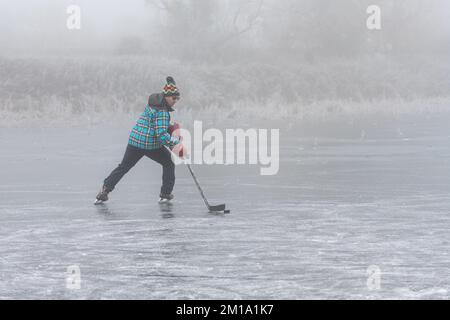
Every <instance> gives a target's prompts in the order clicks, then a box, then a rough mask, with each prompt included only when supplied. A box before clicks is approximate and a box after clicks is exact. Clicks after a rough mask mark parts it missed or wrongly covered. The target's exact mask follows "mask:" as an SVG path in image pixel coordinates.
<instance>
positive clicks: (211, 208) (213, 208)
mask: <svg viewBox="0 0 450 320" xmlns="http://www.w3.org/2000/svg"><path fill="white" fill-rule="evenodd" d="M208 209H209V211H211V212H212V211H224V210H225V204H219V205H217V206H209V207H208Z"/></svg>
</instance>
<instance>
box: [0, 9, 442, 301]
mask: <svg viewBox="0 0 450 320" xmlns="http://www.w3.org/2000/svg"><path fill="white" fill-rule="evenodd" d="M378 10H380V11H379V12H378ZM378 13H379V15H378ZM449 13H450V1H448V0H401V1H400V0H391V1H388V0H375V1H373V0H342V1H338V0H301V1H300V0H281V1H276V0H223V1H219V0H133V1H124V0H70V1H69V0H53V1H50V0H32V1H30V0H16V1H6V0H0V150H1V152H0V260H1V266H0V299H27V298H38V299H55V298H63V299H122V298H123V299H152V298H156V299H178V298H180V299H186V298H190V299H192V298H201V299H230V298H231V299H246V298H247V299H273V298H286V299H301V298H306V299H311V298H313V299H316V298H318V299H321V298H331V299H348V298H355V299H383V298H393V299H398V298H412V299H421V298H427V299H430V298H431V299H432V298H440V299H448V298H449V292H450V291H449V288H450V283H449V279H450V276H449V269H448V265H449V263H450V261H449V255H448V244H449V243H450V238H449V237H450V234H449V232H448V230H449V226H450V216H449V215H448V212H449V211H450V200H449V197H448V190H449V189H450V174H449V170H448V168H450V147H449V146H450V143H449V137H450V128H449V126H448V123H449V121H450V112H449V111H450V108H449V107H450V58H449V57H450V19H449V18H448V17H449ZM169 75H170V76H172V77H173V78H174V79H175V80H176V84H177V87H178V90H179V92H180V100H179V101H178V102H177V103H176V105H175V111H174V112H172V113H171V117H172V118H171V120H173V121H177V122H179V123H181V125H182V128H183V129H188V130H190V129H192V127H193V124H194V122H195V121H201V124H202V128H203V130H204V132H207V130H208V129H213V132H219V133H220V132H225V131H224V130H226V129H236V130H237V129H244V130H247V129H248V130H249V129H252V131H251V132H253V133H255V135H254V137H256V132H257V131H256V130H254V129H258V130H259V129H261V130H259V133H261V132H268V131H267V130H268V129H270V130H272V129H273V130H276V132H277V135H276V136H277V139H274V140H273V139H270V143H272V145H271V146H270V147H268V148H267V149H265V150H266V151H267V150H271V152H270V153H271V156H273V158H274V159H275V160H276V168H277V170H276V172H275V171H274V173H276V174H274V175H271V176H263V175H260V171H259V166H258V167H255V166H254V165H253V164H251V163H249V164H242V165H241V164H239V165H237V164H233V163H227V164H226V165H222V164H221V163H220V162H216V163H215V164H209V163H208V164H207V163H206V162H204V163H203V164H199V163H194V164H193V167H194V169H195V172H196V174H197V175H198V178H199V180H200V184H201V185H202V188H204V191H205V194H206V196H207V197H208V201H210V202H211V203H212V204H219V203H226V208H227V209H231V214H224V213H225V212H223V213H210V212H208V210H207V208H206V207H205V206H204V203H203V202H202V199H201V197H200V194H199V193H198V190H197V189H196V185H195V184H194V182H193V180H192V179H191V178H192V177H191V176H190V174H189V172H188V171H187V170H186V168H185V167H184V166H178V167H177V169H176V170H177V171H176V172H177V174H176V181H177V182H176V185H175V189H174V193H175V199H174V200H173V201H172V202H171V205H169V206H167V207H161V206H159V204H158V203H157V198H158V195H159V188H160V178H161V170H160V169H161V168H160V166H159V165H158V164H156V163H154V162H153V161H150V160H148V159H146V160H142V161H141V162H140V163H139V164H138V165H137V166H136V167H134V168H133V170H131V171H130V173H128V174H127V176H126V177H124V179H123V180H122V181H121V182H120V184H119V185H118V188H116V189H115V190H114V192H113V193H111V195H110V199H109V200H108V202H106V203H105V204H103V205H102V206H94V205H93V201H94V198H95V196H96V194H97V192H98V190H99V188H101V187H102V181H104V179H105V177H106V176H107V174H108V173H109V172H111V170H112V169H113V168H114V167H115V166H117V164H118V162H119V161H120V159H122V157H123V152H124V150H125V148H126V147H127V146H126V144H127V141H128V137H129V134H130V129H131V128H132V126H134V125H135V124H136V120H137V119H138V118H139V116H140V115H141V114H142V112H143V111H144V109H146V106H147V103H148V97H149V95H150V94H152V93H158V92H159V93H160V92H161V91H162V89H163V87H164V85H165V84H166V77H167V76H169ZM173 101H175V100H173ZM147 109H148V108H147ZM244 130H241V132H244ZM263 130H264V131H263ZM200 131H201V130H200ZM190 132H193V130H191V131H190ZM209 132H211V131H209ZM247 132H248V131H247ZM186 136H187V135H186ZM196 137H197V138H196V139H197V141H199V140H200V142H204V141H203V140H207V139H206V138H204V135H203V134H202V133H200V134H196ZM217 137H218V138H216V137H214V139H217V141H222V140H224V139H222V138H220V135H217ZM225 137H226V135H225ZM261 137H263V136H261V135H258V142H259V144H258V148H260V150H259V156H260V157H261V154H266V153H267V152H266V153H263V152H262V151H261V149H262V148H261V146H262V147H264V143H261V141H263V140H264V139H263V138H261ZM278 138H279V139H278ZM211 140H213V138H212V137H211ZM211 140H210V141H209V142H208V143H210V142H211V144H208V146H207V148H205V150H206V149H209V151H211V146H215V145H216V141H214V144H213V143H212V141H211ZM225 140H227V142H228V141H229V140H228V138H226V139H225ZM250 140H251V139H249V141H250ZM186 141H188V139H186ZM241 141H243V142H244V143H243V144H242V145H240V146H243V147H242V148H241V147H240V146H239V147H238V148H236V149H239V150H241V151H242V149H243V152H239V154H242V155H246V152H247V151H248V153H249V154H250V152H254V151H255V150H256V149H257V148H256V147H255V144H256V143H254V144H253V146H251V147H249V148H248V150H245V146H246V140H245V137H244V138H243V139H242V140H241ZM254 141H256V139H255V140H254ZM205 142H206V141H205ZM222 142H225V141H222ZM266 142H267V144H269V141H266ZM186 144H187V143H186ZM248 144H249V145H250V144H251V143H250V142H249V143H248ZM199 145H202V143H200V144H199ZM217 145H219V142H217ZM224 145H225V148H227V146H228V143H224ZM272 146H273V147H274V148H275V149H272V148H271V147H272ZM231 148H233V149H231ZM278 148H279V149H278ZM229 149H231V151H233V150H234V145H232V147H229ZM160 151H161V150H160ZM200 151H202V150H200ZM214 153H215V154H216V150H215V149H214ZM217 153H219V152H218V151H217ZM236 154H237V152H236ZM278 156H279V157H278ZM249 157H250V156H249ZM271 158H272V157H271ZM278 158H279V159H278ZM278 160H279V161H278ZM278 169H279V170H278ZM70 267H75V268H74V269H73V270H81V275H82V276H81V280H82V281H81V284H80V285H81V287H80V288H78V289H73V288H71V287H70V284H73V283H72V282H71V278H70V277H71V276H73V274H72V271H70V270H72V269H70ZM66 270H68V271H67V273H68V274H69V277H68V278H65V276H66V274H65V271H66ZM370 270H378V271H376V273H377V275H378V276H379V275H380V274H381V276H382V278H381V284H380V285H379V288H377V281H375V286H371V285H370V283H369V281H368V280H370V279H371V277H369V278H368V272H369V273H370ZM66 280H67V282H66ZM67 284H69V286H67ZM372 284H373V283H372Z"/></svg>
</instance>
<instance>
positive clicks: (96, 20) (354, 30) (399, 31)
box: [0, 0, 450, 61]
mask: <svg viewBox="0 0 450 320" xmlns="http://www.w3.org/2000/svg"><path fill="white" fill-rule="evenodd" d="M373 4H375V5H378V6H379V7H380V9H381V30H378V31H373V30H372V31H370V30H368V29H367V28H366V20H367V18H368V17H369V14H368V13H366V9H367V7H368V6H369V5H373ZM69 5H77V6H79V8H80V22H81V28H80V29H76V30H69V29H68V27H67V20H68V19H69V16H70V14H69V13H68V12H67V8H68V7H69ZM449 13H450V4H449V2H448V1H445V0H432V1H425V0H420V1H417V0H414V1H411V0H408V1H406V0H405V1H386V0H380V1H376V2H373V1H349V0H346V1H331V0H319V1H312V0H303V1H293V0H284V1H273V0H246V1H237V0H227V1H217V0H215V1H211V0H196V1H193V0H172V1H170V0H169V1H167V0H133V1H128V2H127V3H126V5H125V4H124V3H123V1H119V0H113V1H106V0H96V1H87V0H84V1H83V0H79V1H67V0H62V1H51V0H32V1H25V0H19V1H14V2H11V1H2V2H1V3H0V46H1V48H2V49H1V51H0V54H2V55H17V54H22V55H30V56H33V55H43V54H44V55H55V54H63V55H73V54H118V53H126V54H140V55H142V54H153V55H155V54H156V55H160V54H164V55H171V56H172V57H176V58H179V59H182V60H184V61H189V59H208V60H211V59H213V60H214V59H215V60H221V59H225V60H227V58H231V59H233V61H236V59H238V60H239V59H240V58H244V56H251V58H252V59H260V58H265V59H268V60H273V58H274V57H277V58H281V57H284V58H293V57H295V58H297V59H298V58H299V57H300V58H303V57H304V56H305V55H306V57H309V58H311V57H312V56H317V55H318V54H320V55H321V56H323V55H325V56H334V55H338V56H341V57H342V56H344V57H351V56H354V55H356V54H367V53H369V54H370V53H373V52H374V51H380V50H382V51H383V52H391V51H393V52H396V53H399V52H403V53H404V52H407V53H418V52H421V53H423V52H425V53H428V54H431V53H435V54H436V53H448V52H449V42H450V22H449V19H448V14H449ZM205 50H207V52H205Z"/></svg>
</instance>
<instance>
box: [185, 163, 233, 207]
mask: <svg viewBox="0 0 450 320" xmlns="http://www.w3.org/2000/svg"><path fill="white" fill-rule="evenodd" d="M186 165H187V167H188V169H189V172H190V173H191V175H192V178H194V181H195V184H196V185H197V188H198V190H199V191H200V195H201V196H202V198H203V201H204V202H205V204H206V207H208V210H209V211H210V212H214V211H228V210H225V204H219V205H217V206H211V205H209V203H208V200H206V197H205V195H204V194H203V190H202V188H201V187H200V184H199V183H198V181H197V178H196V177H195V174H194V171H192V168H191V165H190V164H189V163H187V162H186ZM227 213H229V211H228V212H227Z"/></svg>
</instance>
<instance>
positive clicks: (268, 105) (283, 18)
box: [0, 0, 450, 123]
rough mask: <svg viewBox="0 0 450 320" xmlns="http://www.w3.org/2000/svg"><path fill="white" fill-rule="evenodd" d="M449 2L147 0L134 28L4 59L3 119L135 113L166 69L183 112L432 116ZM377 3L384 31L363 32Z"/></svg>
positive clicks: (0, 67)
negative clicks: (140, 23)
mask: <svg viewBox="0 0 450 320" xmlns="http://www.w3.org/2000/svg"><path fill="white" fill-rule="evenodd" d="M445 2H446V1H445V0H427V1H425V0H407V1H406V0H405V1H398V0H395V1H388V0H377V1H368V0H345V1H336V0H283V1H275V0H227V1H225V0H145V2H144V4H145V5H144V6H143V10H148V13H149V19H148V20H147V23H146V27H145V29H143V30H141V31H139V32H129V31H127V30H124V32H122V33H120V35H119V34H118V35H115V34H114V33H113V32H111V33H110V34H108V37H106V36H105V39H104V41H99V40H98V39H99V38H95V37H94V35H91V33H92V32H91V29H90V28H89V23H84V24H83V28H82V30H81V32H77V31H74V32H68V31H67V30H65V31H64V32H66V33H65V35H67V36H65V37H62V38H61V41H60V43H59V46H57V48H58V50H54V51H52V50H53V49H52V50H50V52H47V53H45V54H41V52H40V51H39V50H38V47H42V48H47V50H48V48H54V47H52V46H51V45H49V43H42V46H35V47H36V50H35V51H34V50H33V49H32V50H28V51H27V54H26V55H18V56H15V55H14V54H12V55H11V54H10V55H4V57H3V58H1V56H2V55H3V53H2V52H0V71H1V72H0V84H1V85H0V115H1V118H2V119H1V120H4V121H2V123H5V122H6V123H10V122H11V121H10V120H11V119H17V120H21V119H29V118H31V119H43V118H53V119H57V118H58V117H64V118H72V117H73V116H80V117H81V119H91V118H92V117H95V115H97V118H98V119H100V121H101V119H103V118H105V119H107V117H106V115H111V114H116V115H119V116H120V115H121V114H128V115H131V117H132V118H134V117H135V116H136V114H137V113H139V112H140V111H141V110H142V108H143V107H144V106H145V103H146V99H147V95H148V94H150V93H153V92H156V91H159V90H161V89H162V86H163V85H164V79H165V77H166V76H167V75H169V74H170V75H172V76H174V77H175V79H176V80H177V82H178V85H179V89H180V91H181V93H182V100H181V101H180V102H179V106H180V110H189V112H191V113H190V114H188V115H186V114H185V116H187V117H195V114H196V113H197V112H202V113H203V114H202V117H204V116H206V114H207V113H208V112H209V113H210V114H215V115H221V116H222V117H224V118H229V119H235V118H237V117H239V116H242V115H243V114H246V115H247V116H248V117H265V118H271V117H284V118H286V119H291V120H296V119H303V118H304V117H306V116H307V117H310V118H321V119H323V120H326V119H328V118H331V117H335V116H336V115H343V116H344V117H346V116H348V115H349V114H353V115H354V114H358V113H361V114H365V115H368V116H370V115H371V114H379V113H380V112H385V113H388V114H398V113H402V112H405V113H407V112H413V113H414V112H428V113H431V112H433V110H437V109H439V110H442V109H443V108H444V109H445V106H448V105H449V103H448V102H449V100H450V98H449V93H450V61H449V58H448V57H449V53H450V52H449V44H450V30H449V29H450V23H449V22H448V18H447V16H448V12H447V11H446V10H444V9H445V8H449V7H450V6H449V5H448V4H446V3H445ZM373 4H376V5H378V6H379V7H380V9H381V29H380V30H369V29H368V28H367V26H366V21H367V18H368V17H369V15H370V14H369V13H367V11H366V10H367V8H368V6H369V5H373ZM130 5H131V2H130ZM58 10H59V9H58ZM63 13H64V12H63ZM150 17H151V18H150ZM99 19H100V20H99V22H101V21H102V20H101V19H105V17H99ZM126 23H127V24H129V25H132V24H133V22H132V21H127V22H126ZM86 37H88V38H89V37H90V38H89V39H90V40H89V41H88V40H87V39H88V38H86ZM93 39H94V40H93ZM16 40H18V42H20V41H19V40H20V39H16ZM75 40H76V41H75ZM25 44H26V43H25ZM94 47H95V50H93V48H94ZM183 112H185V111H183Z"/></svg>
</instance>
